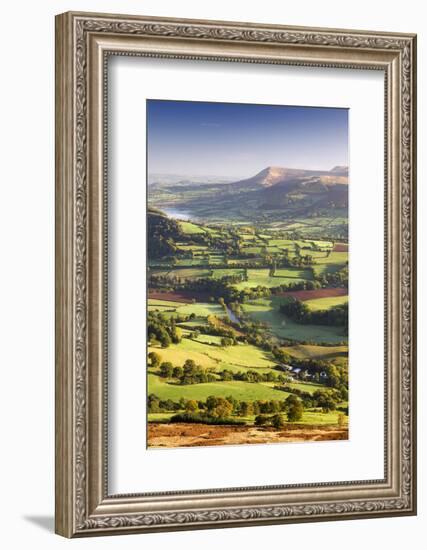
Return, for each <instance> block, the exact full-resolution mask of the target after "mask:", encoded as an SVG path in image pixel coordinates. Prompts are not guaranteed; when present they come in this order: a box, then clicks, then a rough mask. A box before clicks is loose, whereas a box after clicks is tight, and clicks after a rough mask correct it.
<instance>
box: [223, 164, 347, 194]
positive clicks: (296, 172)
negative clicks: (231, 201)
mask: <svg viewBox="0 0 427 550" xmlns="http://www.w3.org/2000/svg"><path fill="white" fill-rule="evenodd" d="M336 168H342V167H336ZM334 170H335V169H334ZM331 174H332V171H325V170H302V169H300V168H282V167H281V166H268V167H267V168H264V170H261V172H258V174H256V175H255V176H252V177H251V178H247V179H243V180H239V181H236V182H234V183H232V184H231V186H233V187H234V188H239V189H244V188H246V189H249V188H251V189H252V188H259V187H271V186H273V185H277V184H278V183H283V182H285V181H291V180H295V179H300V178H310V177H313V176H328V175H331ZM334 175H338V174H334Z"/></svg>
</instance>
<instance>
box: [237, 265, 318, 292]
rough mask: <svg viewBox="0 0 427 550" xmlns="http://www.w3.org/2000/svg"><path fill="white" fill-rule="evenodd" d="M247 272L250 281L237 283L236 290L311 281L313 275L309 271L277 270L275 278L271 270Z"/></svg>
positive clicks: (251, 270)
mask: <svg viewBox="0 0 427 550" xmlns="http://www.w3.org/2000/svg"><path fill="white" fill-rule="evenodd" d="M247 272H248V280H247V281H242V282H241V283H237V284H236V285H234V286H235V288H237V289H238V290H245V289H247V288H256V287H257V286H264V287H266V288H274V287H277V286H280V285H282V284H289V283H292V282H294V283H295V282H301V281H304V280H311V273H310V271H309V270H307V269H299V268H287V269H278V270H276V274H275V275H274V276H273V277H270V270H269V269H248V270H247ZM280 273H284V275H281V274H280Z"/></svg>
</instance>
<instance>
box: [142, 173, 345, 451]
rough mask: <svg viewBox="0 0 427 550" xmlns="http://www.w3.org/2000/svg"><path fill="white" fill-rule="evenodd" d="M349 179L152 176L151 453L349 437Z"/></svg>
mask: <svg viewBox="0 0 427 550" xmlns="http://www.w3.org/2000/svg"><path fill="white" fill-rule="evenodd" d="M347 180H348V171H347V168H346V167H335V168H333V169H332V170H331V171H313V170H295V169H293V170H292V169H287V168H280V167H269V168H266V169H264V170H262V171H261V172H259V173H258V174H256V175H255V176H253V177H251V178H247V179H243V180H238V181H235V182H233V181H231V182H230V181H229V179H227V178H223V179H222V180H221V181H219V182H218V183H216V182H215V181H214V180H213V179H212V178H209V179H207V180H205V181H197V182H191V181H186V180H184V181H181V180H178V181H177V180H176V178H170V179H167V178H166V179H165V180H161V179H159V178H152V179H150V181H151V183H150V184H149V186H148V200H149V205H148V211H147V229H148V237H147V243H148V258H147V290H148V302H147V309H148V313H147V338H148V348H147V380H148V392H147V393H148V422H149V430H148V441H147V444H148V446H149V447H168V446H197V445H200V444H204V443H201V442H203V437H204V436H203V434H205V433H211V434H216V435H215V436H212V439H211V441H210V442H208V443H206V444H210V445H215V444H218V445H221V444H227V442H228V443H230V442H232V443H233V444H234V443H250V442H263V441H264V440H265V441H267V440H268V441H269V442H285V441H300V440H304V441H305V440H315V439H316V438H318V439H319V440H322V439H332V438H336V439H346V438H347V436H348V433H347V431H348V223H347V218H348V185H347V183H348V181H347ZM188 426H190V427H192V429H191V430H189V428H188ZM184 428H185V430H187V431H188V433H189V434H190V436H189V437H182V438H181V439H180V437H179V434H180V433H181V432H182V431H183V430H184ZM227 430H228V432H227ZM193 432H194V433H193ZM227 433H228V434H229V435H227ZM194 434H196V435H195V436H194ZM218 434H220V436H218ZM224 434H225V435H224ZM233 434H234V435H233ZM310 434H311V435H310ZM331 434H332V435H331ZM193 436H194V437H193ZM251 438H252V439H251ZM168 441H169V444H168Z"/></svg>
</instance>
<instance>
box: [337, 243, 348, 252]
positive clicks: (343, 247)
mask: <svg viewBox="0 0 427 550" xmlns="http://www.w3.org/2000/svg"><path fill="white" fill-rule="evenodd" d="M334 252H348V244H346V243H336V244H335V245H334Z"/></svg>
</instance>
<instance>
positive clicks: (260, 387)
mask: <svg viewBox="0 0 427 550" xmlns="http://www.w3.org/2000/svg"><path fill="white" fill-rule="evenodd" d="M148 387H149V390H148V391H149V393H154V394H156V395H157V396H158V397H159V398H160V399H172V400H175V401H178V400H179V399H180V398H181V397H183V398H184V399H196V400H202V401H204V400H205V399H207V398H208V397H209V396H210V395H214V396H216V397H228V396H229V395H232V396H233V397H234V398H235V399H241V400H247V401H254V400H258V399H259V400H267V399H280V400H283V399H286V398H287V397H288V396H289V393H287V392H284V391H280V390H275V389H273V388H271V387H270V386H268V385H266V384H263V383H258V384H251V383H250V382H240V381H237V380H233V381H232V382H208V383H206V384H192V385H190V386H181V385H178V384H169V383H167V382H165V381H164V380H163V379H162V378H160V377H159V376H157V375H155V374H152V373H149V374H148Z"/></svg>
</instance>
